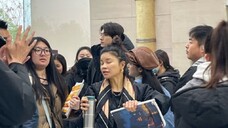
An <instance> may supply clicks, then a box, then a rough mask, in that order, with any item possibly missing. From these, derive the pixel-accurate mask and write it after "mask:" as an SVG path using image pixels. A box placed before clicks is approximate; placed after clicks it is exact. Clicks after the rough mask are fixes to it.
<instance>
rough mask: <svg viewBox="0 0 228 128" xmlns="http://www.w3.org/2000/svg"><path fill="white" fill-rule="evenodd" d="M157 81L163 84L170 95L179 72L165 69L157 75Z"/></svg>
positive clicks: (177, 79)
mask: <svg viewBox="0 0 228 128" xmlns="http://www.w3.org/2000/svg"><path fill="white" fill-rule="evenodd" d="M157 78H158V80H159V82H160V83H161V84H162V86H164V87H165V88H166V89H167V90H168V91H169V93H170V94H171V95H172V94H173V93H174V90H175V88H176V85H177V83H178V81H179V78H180V74H179V71H178V70H171V69H170V70H167V71H166V72H164V73H163V74H161V75H158V76H157Z"/></svg>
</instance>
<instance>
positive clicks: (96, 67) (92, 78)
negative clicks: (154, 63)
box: [87, 34, 134, 85]
mask: <svg viewBox="0 0 228 128" xmlns="http://www.w3.org/2000/svg"><path fill="white" fill-rule="evenodd" d="M123 45H124V47H125V48H126V49H127V50H131V49H133V48H134V45H133V43H132V42H131V40H130V39H129V38H128V37H127V36H126V35H125V34H123ZM102 49H103V47H101V45H100V44H97V45H93V46H92V47H91V52H92V55H93V59H92V61H91V62H90V64H89V68H88V75H87V80H88V82H87V83H88V85H91V84H93V83H95V82H99V81H101V80H103V79H104V77H103V75H102V73H101V71H100V52H101V50H102Z"/></svg>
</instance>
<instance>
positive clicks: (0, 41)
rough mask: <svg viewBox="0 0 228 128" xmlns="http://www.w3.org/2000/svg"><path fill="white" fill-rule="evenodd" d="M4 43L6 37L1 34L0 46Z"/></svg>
mask: <svg viewBox="0 0 228 128" xmlns="http://www.w3.org/2000/svg"><path fill="white" fill-rule="evenodd" d="M5 44H6V39H5V38H4V37H2V36H0V48H1V47H2V46H3V45H5Z"/></svg>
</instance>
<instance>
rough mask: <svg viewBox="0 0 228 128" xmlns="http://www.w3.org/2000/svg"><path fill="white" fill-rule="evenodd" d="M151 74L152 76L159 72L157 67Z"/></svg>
mask: <svg viewBox="0 0 228 128" xmlns="http://www.w3.org/2000/svg"><path fill="white" fill-rule="evenodd" d="M152 72H153V73H154V75H157V74H158V72H159V68H158V67H157V68H154V69H153V70H152Z"/></svg>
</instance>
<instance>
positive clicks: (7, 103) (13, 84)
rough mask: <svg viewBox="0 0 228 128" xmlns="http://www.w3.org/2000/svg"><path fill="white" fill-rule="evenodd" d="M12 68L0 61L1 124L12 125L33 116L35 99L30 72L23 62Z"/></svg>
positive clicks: (12, 65) (14, 64)
mask: <svg viewBox="0 0 228 128" xmlns="http://www.w3.org/2000/svg"><path fill="white" fill-rule="evenodd" d="M10 68H11V69H9V67H8V66H7V65H5V64H4V63H3V62H2V61H0V76H1V77H0V83H1V85H0V86H1V87H0V106H1V107H0V113H1V114H0V120H1V121H0V126H12V125H17V124H20V123H23V122H24V121H26V120H28V119H30V118H32V115H33V114H34V112H35V100H34V93H33V89H32V86H31V84H30V81H29V77H28V72H27V70H26V68H25V67H24V66H23V65H21V64H16V63H13V64H11V65H10Z"/></svg>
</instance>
